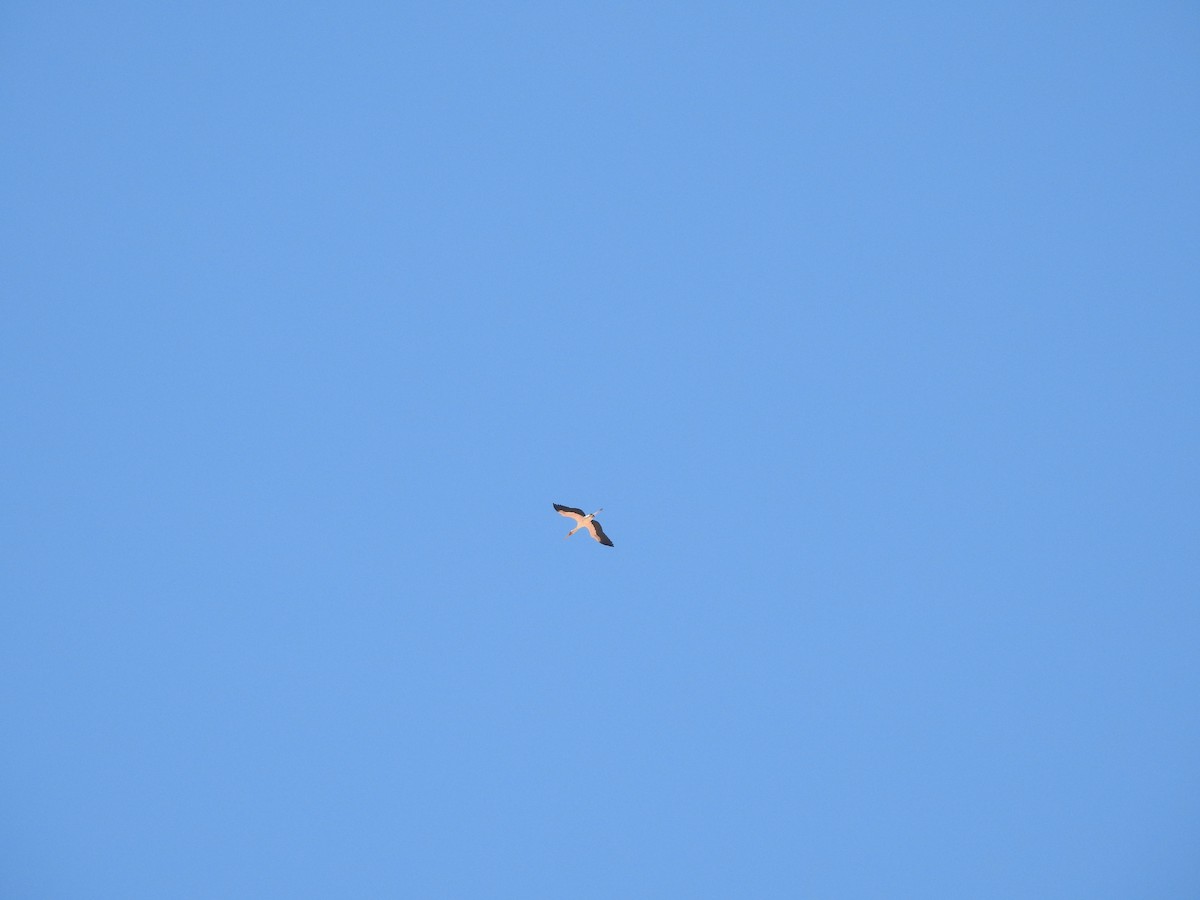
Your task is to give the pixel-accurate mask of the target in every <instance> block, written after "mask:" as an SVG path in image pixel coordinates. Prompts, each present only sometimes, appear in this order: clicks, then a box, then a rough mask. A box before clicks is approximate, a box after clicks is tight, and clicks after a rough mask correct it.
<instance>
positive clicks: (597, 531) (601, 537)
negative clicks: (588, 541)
mask: <svg viewBox="0 0 1200 900" xmlns="http://www.w3.org/2000/svg"><path fill="white" fill-rule="evenodd" d="M588 531H590V532H591V533H592V537H594V538H595V539H596V540H598V541H599V542H600V543H602V544H603V545H604V546H605V547H611V546H612V545H613V542H612V541H610V540H609V539H608V535H607V534H605V533H604V529H603V528H601V527H600V523H599V522H597V521H596V520H595V519H592V521H590V522H588Z"/></svg>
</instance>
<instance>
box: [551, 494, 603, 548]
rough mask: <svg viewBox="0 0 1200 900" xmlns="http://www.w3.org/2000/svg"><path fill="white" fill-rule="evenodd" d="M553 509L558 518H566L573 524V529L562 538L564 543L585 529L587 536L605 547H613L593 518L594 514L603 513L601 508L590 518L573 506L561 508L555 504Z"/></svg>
mask: <svg viewBox="0 0 1200 900" xmlns="http://www.w3.org/2000/svg"><path fill="white" fill-rule="evenodd" d="M554 508H555V510H557V511H558V514H559V515H560V516H566V517H567V518H568V519H571V520H573V521H574V522H575V527H574V528H572V529H571V530H570V531H568V532H567V533H566V535H565V536H564V537H563V540H564V541H565V540H566V539H567V538H569V537H570V536H571V535H573V534H574V533H575V532H577V531H578V530H579V529H580V528H586V529H587V530H588V534H590V535H591V536H592V537H593V538H595V539H596V540H597V541H599V542H600V543H601V544H603V545H604V546H605V547H611V546H612V545H613V542H612V541H610V540H609V539H608V535H607V534H605V533H604V529H603V528H601V527H600V523H599V522H597V521H596V518H595V517H596V513H599V512H604V507H603V506H602V507H600V508H599V509H598V510H596V512H594V513H592V514H591V515H590V516H585V515H584V514H583V510H582V509H576V508H575V507H573V506H561V505H559V504H557V503H555V504H554Z"/></svg>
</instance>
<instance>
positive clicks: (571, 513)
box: [554, 503, 587, 522]
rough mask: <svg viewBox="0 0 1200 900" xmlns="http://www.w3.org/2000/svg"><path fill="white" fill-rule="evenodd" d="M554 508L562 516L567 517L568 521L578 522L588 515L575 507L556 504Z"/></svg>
mask: <svg viewBox="0 0 1200 900" xmlns="http://www.w3.org/2000/svg"><path fill="white" fill-rule="evenodd" d="M554 508H555V509H556V510H557V511H558V514H559V515H560V516H566V517H567V518H568V519H574V520H575V521H576V522H578V521H579V520H580V519H582V518H583V517H584V516H586V515H587V513H585V512H584V511H583V510H582V509H576V508H575V507H573V506H560V505H559V504H557V503H555V504H554Z"/></svg>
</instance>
